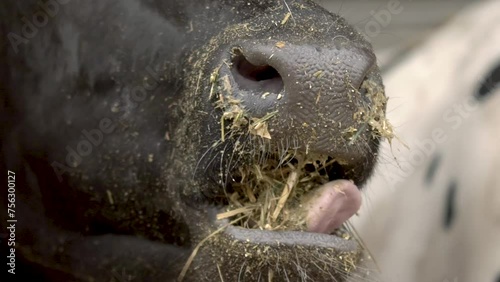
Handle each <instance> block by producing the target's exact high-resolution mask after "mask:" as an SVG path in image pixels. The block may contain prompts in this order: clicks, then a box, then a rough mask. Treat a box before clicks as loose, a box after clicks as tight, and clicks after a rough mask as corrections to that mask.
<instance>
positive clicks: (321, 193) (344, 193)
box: [303, 179, 361, 234]
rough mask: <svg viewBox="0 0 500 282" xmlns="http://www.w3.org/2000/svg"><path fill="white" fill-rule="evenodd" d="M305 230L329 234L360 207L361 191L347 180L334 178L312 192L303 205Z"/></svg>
mask: <svg viewBox="0 0 500 282" xmlns="http://www.w3.org/2000/svg"><path fill="white" fill-rule="evenodd" d="M303 207H304V208H305V209H306V211H307V216H306V224H307V231H309V232H315V233H325V234H330V233H332V232H333V231H335V229H337V228H338V227H340V226H341V225H342V223H344V222H345V221H347V220H348V219H349V218H350V217H351V216H353V215H354V214H355V213H356V212H357V211H358V210H359V208H360V207H361V192H360V191H359V189H358V187H357V186H356V185H354V183H353V182H351V181H349V180H344V179H341V180H335V181H331V182H328V183H326V184H324V185H323V186H321V187H319V188H318V189H317V190H316V191H314V192H313V195H312V196H311V198H309V200H308V201H307V202H306V203H305V204H304V205H303Z"/></svg>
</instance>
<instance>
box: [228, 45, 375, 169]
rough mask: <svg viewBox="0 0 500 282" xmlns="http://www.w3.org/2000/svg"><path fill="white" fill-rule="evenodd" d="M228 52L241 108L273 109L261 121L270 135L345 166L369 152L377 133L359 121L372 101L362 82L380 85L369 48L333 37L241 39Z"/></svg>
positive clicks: (261, 112) (253, 111)
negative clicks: (314, 40) (301, 41)
mask: <svg viewBox="0 0 500 282" xmlns="http://www.w3.org/2000/svg"><path fill="white" fill-rule="evenodd" d="M232 54H233V57H232V65H231V75H230V80H231V85H232V86H233V93H235V95H236V98H237V99H239V100H241V101H242V104H243V106H244V108H245V110H246V111H247V112H248V113H250V115H251V116H254V117H257V118H258V117H263V116H265V115H266V114H267V113H270V112H274V111H276V112H277V114H276V116H275V118H273V119H272V120H270V121H269V124H268V126H269V133H270V135H271V142H277V143H278V144H280V143H281V144H283V143H284V140H285V142H286V143H288V144H296V145H297V146H298V147H300V148H301V149H302V150H305V151H307V152H310V153H317V154H324V155H328V156H332V157H336V158H338V159H339V160H341V161H343V162H344V163H347V164H348V165H349V166H352V167H353V168H354V167H363V166H365V165H366V162H367V159H368V158H373V153H374V152H376V147H377V145H378V140H372V139H373V136H374V134H372V132H370V130H371V128H370V126H368V125H367V124H366V123H363V122H361V123H360V121H359V115H360V112H363V111H364V112H365V113H366V112H367V111H369V109H370V107H371V106H372V105H371V101H370V99H368V98H367V97H366V91H364V90H363V89H362V85H363V83H364V82H365V81H366V80H367V79H373V80H374V82H375V83H376V84H379V85H380V87H381V89H383V88H382V87H383V86H382V84H381V80H380V76H379V73H378V68H377V67H376V59H375V56H374V54H373V53H372V52H371V51H369V50H368V49H366V48H361V47H357V46H356V45H355V44H353V43H352V42H350V41H348V40H347V39H345V38H343V37H339V38H338V40H333V41H332V42H331V43H330V44H325V45H324V46H314V45H298V44H292V43H286V42H268V41H262V42H251V43H244V44H240V45H238V46H237V47H234V48H233V50H232ZM361 115H362V114H361ZM353 137H355V138H354V140H353ZM368 155H370V156H368Z"/></svg>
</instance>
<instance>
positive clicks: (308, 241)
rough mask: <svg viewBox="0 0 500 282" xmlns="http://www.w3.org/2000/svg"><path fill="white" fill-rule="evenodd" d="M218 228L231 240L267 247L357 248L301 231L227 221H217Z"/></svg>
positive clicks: (341, 240)
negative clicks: (270, 228)
mask: <svg viewBox="0 0 500 282" xmlns="http://www.w3.org/2000/svg"><path fill="white" fill-rule="evenodd" d="M216 224H217V225H219V227H223V226H226V227H225V228H224V230H223V232H224V233H225V235H227V236H230V237H232V239H233V240H236V241H242V242H246V243H251V244H262V245H269V246H279V245H285V246H303V247H313V248H333V249H336V251H340V252H353V251H356V250H357V249H358V248H359V245H358V243H357V242H356V241H355V240H347V239H344V238H341V237H339V236H335V235H328V234H321V233H312V232H303V231H268V230H259V229H246V228H242V227H237V226H232V225H230V224H229V223H228V221H227V220H218V221H217V222H216Z"/></svg>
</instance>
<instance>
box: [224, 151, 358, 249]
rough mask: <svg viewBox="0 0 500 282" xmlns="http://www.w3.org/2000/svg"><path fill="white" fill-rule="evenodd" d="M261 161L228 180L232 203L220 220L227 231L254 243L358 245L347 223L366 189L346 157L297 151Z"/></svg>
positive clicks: (354, 246)
mask: <svg viewBox="0 0 500 282" xmlns="http://www.w3.org/2000/svg"><path fill="white" fill-rule="evenodd" d="M259 161H260V162H259V163H258V165H256V164H255V163H254V164H251V165H243V166H240V167H239V168H238V169H235V171H233V173H232V177H231V181H230V182H229V183H227V187H226V196H227V197H228V198H229V203H228V205H227V206H225V207H224V208H223V209H222V210H220V211H219V213H218V215H217V217H218V220H217V222H216V223H217V225H219V226H226V227H227V228H226V229H225V231H224V232H225V233H226V234H227V235H230V236H231V237H233V238H234V239H235V240H242V241H246V242H250V243H255V244H267V245H275V244H284V245H290V246H297V245H300V246H311V247H316V248H318V247H319V248H336V249H338V248H341V249H344V248H345V249H346V251H347V250H353V249H355V248H356V247H357V244H356V242H355V241H353V240H352V236H351V234H350V233H349V231H348V228H347V227H346V225H345V223H346V221H347V220H348V219H349V218H350V217H351V216H352V215H354V214H355V213H356V212H357V211H358V209H359V208H360V205H361V192H360V190H359V188H358V187H357V185H356V184H355V182H354V181H353V179H358V177H356V176H354V175H351V172H352V171H354V170H353V169H350V168H349V166H348V165H347V163H346V162H344V161H342V160H338V159H336V158H333V157H327V156H323V155H319V154H309V155H306V154H304V153H301V152H296V151H295V152H293V154H289V156H288V157H283V154H281V156H278V155H277V154H270V155H267V156H265V157H262V156H259ZM242 167H243V168H242ZM285 196H286V198H285Z"/></svg>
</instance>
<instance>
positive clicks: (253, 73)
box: [231, 50, 283, 94]
mask: <svg viewBox="0 0 500 282" xmlns="http://www.w3.org/2000/svg"><path fill="white" fill-rule="evenodd" d="M234 54H235V56H234V57H233V59H232V63H233V64H232V69H231V72H232V74H233V77H234V80H235V82H236V83H237V84H238V87H239V88H240V89H241V90H247V91H251V92H253V93H255V94H259V93H260V94H264V93H266V92H269V93H274V94H278V93H279V92H280V91H281V90H283V79H282V78H281V75H280V74H279V73H278V71H277V70H276V69H275V68H273V67H272V66H270V65H254V64H252V63H251V62H250V61H248V60H247V58H246V57H245V56H244V55H243V54H242V53H241V52H240V51H239V50H234Z"/></svg>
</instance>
